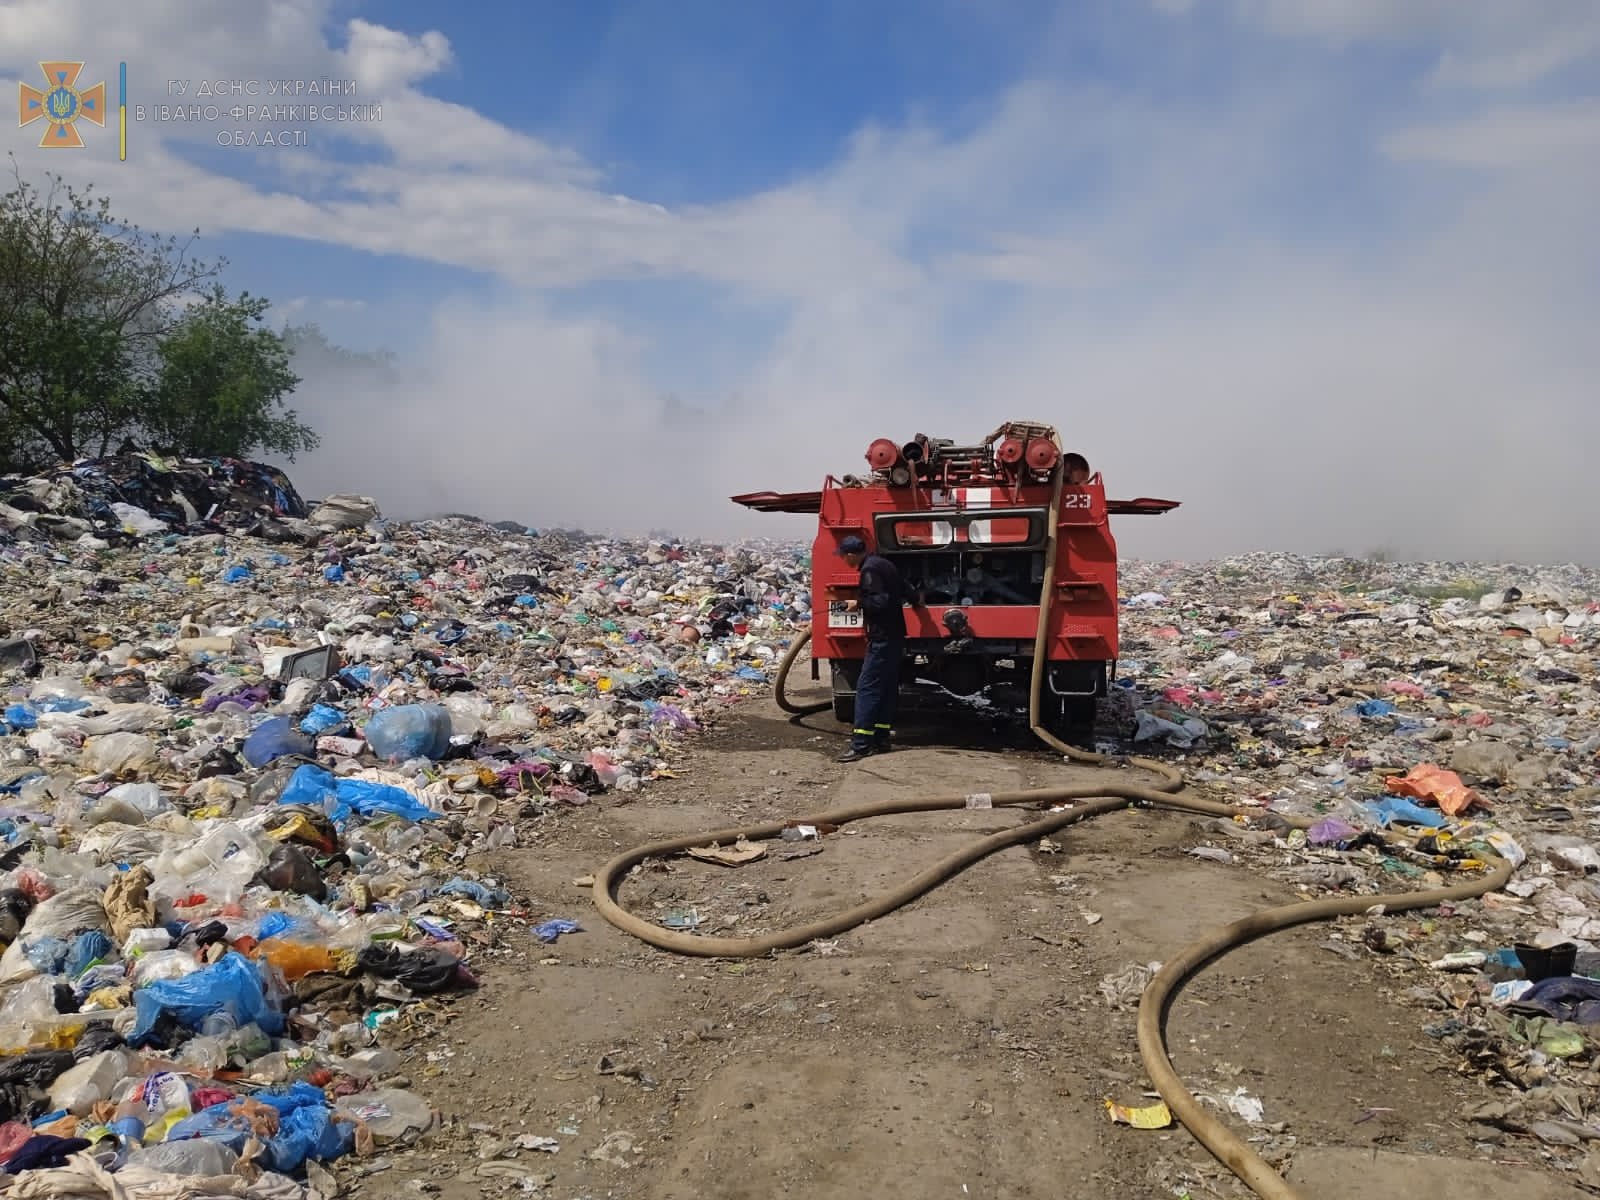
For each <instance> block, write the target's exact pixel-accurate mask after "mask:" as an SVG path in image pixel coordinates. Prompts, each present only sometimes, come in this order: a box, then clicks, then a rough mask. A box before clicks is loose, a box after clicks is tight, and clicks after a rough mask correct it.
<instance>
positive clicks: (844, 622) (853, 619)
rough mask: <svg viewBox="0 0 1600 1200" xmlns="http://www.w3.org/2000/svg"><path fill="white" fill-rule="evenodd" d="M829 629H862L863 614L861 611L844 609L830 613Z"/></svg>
mask: <svg viewBox="0 0 1600 1200" xmlns="http://www.w3.org/2000/svg"><path fill="white" fill-rule="evenodd" d="M828 628H829V629H860V628H861V614H860V613H859V612H845V611H843V610H842V609H841V610H838V611H834V612H830V613H828Z"/></svg>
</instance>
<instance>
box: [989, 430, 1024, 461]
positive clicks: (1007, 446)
mask: <svg viewBox="0 0 1600 1200" xmlns="http://www.w3.org/2000/svg"><path fill="white" fill-rule="evenodd" d="M1026 453H1027V447H1026V446H1024V445H1023V444H1022V439H1021V438H1016V437H1008V438H1005V439H1003V440H1002V441H1001V442H1000V446H999V448H998V449H997V450H995V452H994V456H995V457H996V458H997V459H999V460H1000V461H1001V462H1002V463H1004V464H1005V465H1006V466H1008V467H1014V466H1016V465H1017V464H1018V463H1020V462H1021V461H1022V458H1023V455H1025V454H1026Z"/></svg>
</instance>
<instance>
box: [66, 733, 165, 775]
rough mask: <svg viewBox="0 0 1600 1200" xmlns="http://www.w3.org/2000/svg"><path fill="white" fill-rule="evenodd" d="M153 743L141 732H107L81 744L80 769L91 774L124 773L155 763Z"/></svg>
mask: <svg viewBox="0 0 1600 1200" xmlns="http://www.w3.org/2000/svg"><path fill="white" fill-rule="evenodd" d="M155 761H156V744H155V743H154V742H152V741H151V740H150V739H149V738H147V737H145V736H144V735H143V734H138V733H108V734H106V735H104V736H103V737H92V738H90V739H89V740H88V741H86V742H85V743H84V744H83V758H82V760H81V762H82V765H83V769H84V770H85V771H89V772H91V773H93V774H96V775H99V774H110V775H128V774H132V773H135V772H138V771H143V770H148V769H149V768H150V767H153V766H154V765H155Z"/></svg>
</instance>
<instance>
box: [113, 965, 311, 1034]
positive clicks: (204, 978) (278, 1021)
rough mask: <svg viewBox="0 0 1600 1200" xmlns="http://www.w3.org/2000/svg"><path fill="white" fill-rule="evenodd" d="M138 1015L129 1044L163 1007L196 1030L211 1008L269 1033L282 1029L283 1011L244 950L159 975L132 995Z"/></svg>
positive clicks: (147, 1029)
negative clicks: (175, 975) (182, 972)
mask: <svg viewBox="0 0 1600 1200" xmlns="http://www.w3.org/2000/svg"><path fill="white" fill-rule="evenodd" d="M133 1007H134V1010H135V1013H136V1015H137V1020H136V1022H135V1024H134V1030H133V1034H132V1035H131V1036H130V1037H129V1038H128V1044H129V1045H130V1046H139V1045H141V1044H142V1043H143V1042H144V1041H145V1040H146V1039H147V1038H148V1037H149V1036H150V1032H151V1030H153V1029H154V1028H155V1025H156V1021H157V1020H158V1019H159V1018H160V1016H161V1014H162V1013H164V1012H170V1013H171V1014H172V1015H173V1016H175V1017H177V1019H178V1020H179V1022H181V1023H182V1024H183V1025H184V1026H185V1027H186V1028H189V1029H198V1028H200V1023H201V1022H202V1021H204V1020H205V1019H206V1018H207V1017H209V1016H210V1015H211V1014H212V1013H218V1012H225V1013H227V1014H228V1015H229V1016H231V1017H232V1018H233V1019H234V1023H235V1024H237V1025H240V1026H244V1025H248V1024H250V1023H251V1022H254V1023H255V1024H257V1025H259V1026H261V1031H262V1032H263V1033H265V1034H267V1036H269V1037H277V1036H278V1035H279V1034H281V1033H282V1032H283V1014H282V1013H281V1012H279V1011H278V1009H277V1007H276V1006H275V1005H274V1004H273V1002H272V1001H271V1000H270V999H269V998H268V996H267V987H266V981H265V980H264V979H263V977H262V973H261V969H260V968H259V967H258V966H257V965H256V964H255V963H253V962H251V961H250V960H249V959H247V958H245V957H244V956H243V955H241V954H238V953H235V952H233V951H229V952H228V953H227V954H225V955H223V956H222V958H221V959H219V960H218V961H217V962H216V963H214V964H212V965H211V966H209V967H201V968H200V969H199V970H198V971H196V972H195V973H194V974H193V975H186V976H184V977H183V978H182V979H162V980H159V981H157V982H155V983H152V984H151V985H150V986H149V987H143V988H140V989H139V990H138V991H136V992H135V993H134V994H133Z"/></svg>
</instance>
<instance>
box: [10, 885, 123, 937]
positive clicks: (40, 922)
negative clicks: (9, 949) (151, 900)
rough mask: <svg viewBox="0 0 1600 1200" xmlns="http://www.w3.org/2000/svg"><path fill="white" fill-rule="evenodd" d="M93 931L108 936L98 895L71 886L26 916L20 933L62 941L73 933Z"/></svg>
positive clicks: (94, 890)
mask: <svg viewBox="0 0 1600 1200" xmlns="http://www.w3.org/2000/svg"><path fill="white" fill-rule="evenodd" d="M89 929H94V930H98V931H100V932H101V933H109V932H110V931H111V926H110V925H109V923H108V922H107V921H106V910H105V907H104V906H103V905H102V904H101V903H100V892H99V891H98V890H97V889H94V888H86V887H74V888H68V889H67V890H66V891H63V892H57V893H56V894H55V895H54V896H51V897H50V899H48V900H46V901H45V902H44V903H42V904H40V905H39V906H38V907H37V908H35V909H34V910H33V912H31V913H29V914H28V920H27V923H26V924H25V925H23V927H22V932H23V933H24V934H26V935H28V936H30V937H56V938H61V939H62V940H63V941H66V940H68V939H70V938H71V937H72V935H73V934H76V933H82V932H84V931H85V930H89Z"/></svg>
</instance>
